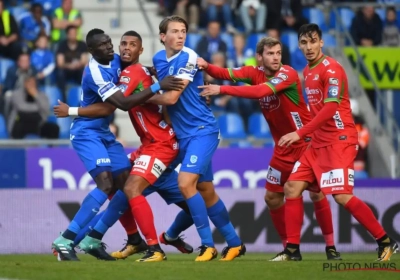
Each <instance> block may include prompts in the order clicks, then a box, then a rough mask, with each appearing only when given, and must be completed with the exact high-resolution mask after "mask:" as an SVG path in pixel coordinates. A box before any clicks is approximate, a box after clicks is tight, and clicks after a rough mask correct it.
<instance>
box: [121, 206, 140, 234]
mask: <svg viewBox="0 0 400 280" xmlns="http://www.w3.org/2000/svg"><path fill="white" fill-rule="evenodd" d="M119 221H120V222H121V225H122V226H123V227H124V229H125V231H126V234H127V235H131V234H134V233H136V232H138V229H137V225H136V221H135V219H134V218H133V215H132V210H131V208H130V207H129V208H128V209H126V211H125V213H124V214H122V215H121V217H119Z"/></svg>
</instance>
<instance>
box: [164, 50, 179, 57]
mask: <svg viewBox="0 0 400 280" xmlns="http://www.w3.org/2000/svg"><path fill="white" fill-rule="evenodd" d="M180 51H181V50H179V51H178V50H173V49H168V48H165V52H166V53H167V58H170V57H172V56H174V55H176V54H177V53H179V52H180Z"/></svg>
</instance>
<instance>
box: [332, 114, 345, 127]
mask: <svg viewBox="0 0 400 280" xmlns="http://www.w3.org/2000/svg"><path fill="white" fill-rule="evenodd" d="M333 120H334V121H335V124H336V127H337V128H338V129H344V123H343V121H342V118H341V117H340V114H339V112H338V111H336V114H335V115H334V116H333Z"/></svg>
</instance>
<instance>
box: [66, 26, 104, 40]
mask: <svg viewBox="0 0 400 280" xmlns="http://www.w3.org/2000/svg"><path fill="white" fill-rule="evenodd" d="M72 29H78V27H76V26H75V25H68V26H67V28H65V33H67V34H68V32H69V31H70V30H72ZM103 33H104V32H103ZM88 35H89V33H88ZM86 40H87V36H86Z"/></svg>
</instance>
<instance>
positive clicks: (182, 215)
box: [165, 210, 193, 239]
mask: <svg viewBox="0 0 400 280" xmlns="http://www.w3.org/2000/svg"><path fill="white" fill-rule="evenodd" d="M192 225H193V219H192V216H190V215H189V214H188V213H186V212H185V211H183V210H181V211H180V212H179V213H178V215H176V217H175V220H174V222H173V223H172V225H171V226H170V227H169V229H168V230H167V231H166V232H165V233H166V234H167V235H168V237H170V238H172V239H176V238H178V236H179V234H181V232H183V231H185V230H187V229H188V228H189V227H191V226H192Z"/></svg>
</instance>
